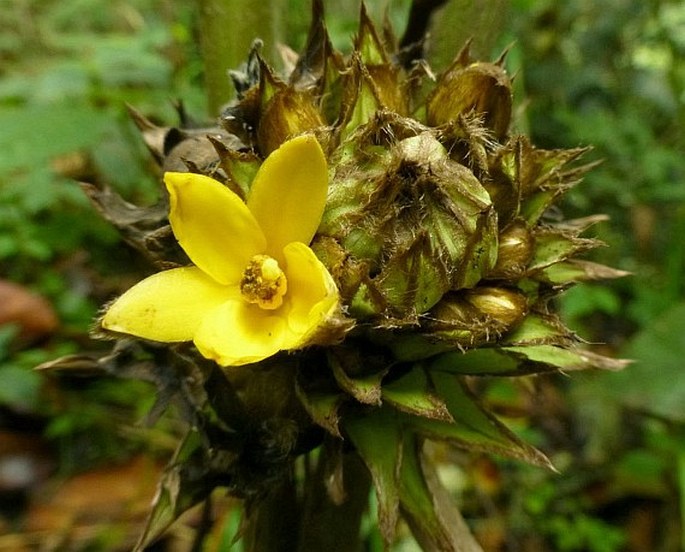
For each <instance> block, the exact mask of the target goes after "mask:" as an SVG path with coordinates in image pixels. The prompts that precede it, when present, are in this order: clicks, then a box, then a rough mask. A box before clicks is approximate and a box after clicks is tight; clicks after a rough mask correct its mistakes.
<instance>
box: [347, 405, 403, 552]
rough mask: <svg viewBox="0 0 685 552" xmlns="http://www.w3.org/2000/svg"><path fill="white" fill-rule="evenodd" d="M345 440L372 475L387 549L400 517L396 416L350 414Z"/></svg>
mask: <svg viewBox="0 0 685 552" xmlns="http://www.w3.org/2000/svg"><path fill="white" fill-rule="evenodd" d="M343 424H344V428H345V432H346V434H347V436H348V437H349V439H350V441H351V442H352V444H353V445H354V446H355V449H356V451H357V454H359V456H360V457H361V458H362V460H363V461H364V463H365V464H366V467H367V468H368V469H369V471H370V472H371V478H372V479H373V484H374V487H375V489H376V496H377V498H378V524H379V528H380V531H381V535H382V536H383V540H384V541H385V545H386V548H387V547H389V546H390V543H392V541H393V539H394V536H395V527H396V526H397V519H398V516H399V489H398V480H397V478H398V475H399V471H400V465H401V463H402V440H403V438H404V435H405V433H404V431H403V428H402V427H401V425H400V421H399V419H398V417H397V415H396V412H395V411H394V410H392V409H390V408H388V407H381V408H377V409H373V410H368V411H362V412H360V413H359V414H357V413H352V412H350V413H349V416H346V417H345V419H344V421H343Z"/></svg>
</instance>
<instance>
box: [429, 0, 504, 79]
mask: <svg viewBox="0 0 685 552" xmlns="http://www.w3.org/2000/svg"><path fill="white" fill-rule="evenodd" d="M508 8H509V0H475V1H473V0H449V1H448V2H446V3H445V5H444V6H443V7H441V8H440V9H439V10H438V11H436V13H435V14H434V15H433V21H432V22H431V31H430V39H429V48H428V59H429V61H430V64H431V66H432V67H433V68H434V69H437V70H442V69H444V68H445V67H447V66H448V65H449V64H450V63H451V62H452V60H453V59H454V52H458V51H459V49H460V48H461V47H462V46H463V45H464V43H465V42H466V41H467V40H469V39H471V40H472V43H471V52H472V53H473V54H474V57H475V58H477V59H490V58H491V57H492V56H493V54H495V52H494V51H493V49H494V48H495V46H496V44H497V40H498V39H499V37H500V34H501V33H502V31H503V29H504V28H505V22H506V20H507V11H508Z"/></svg>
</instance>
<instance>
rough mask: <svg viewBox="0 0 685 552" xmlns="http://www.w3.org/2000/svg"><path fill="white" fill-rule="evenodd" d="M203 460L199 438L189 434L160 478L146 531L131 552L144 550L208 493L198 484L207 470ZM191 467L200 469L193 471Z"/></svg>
mask: <svg viewBox="0 0 685 552" xmlns="http://www.w3.org/2000/svg"><path fill="white" fill-rule="evenodd" d="M203 458H204V455H203V454H202V442H201V437H200V434H199V433H198V432H197V431H192V430H191V431H189V432H188V433H187V435H186V436H185V438H184V439H183V441H181V443H180V445H179V446H178V448H177V449H176V453H175V454H174V458H173V459H172V460H171V462H170V463H169V465H168V466H167V468H166V470H165V471H164V474H163V475H162V479H161V481H160V482H159V486H158V489H157V495H156V496H155V500H154V502H153V504H152V510H151V511H150V514H149V515H148V518H147V522H146V524H145V529H144V530H143V533H142V535H141V536H140V539H139V540H138V542H137V543H136V546H135V548H134V549H133V552H142V551H143V550H145V549H146V547H147V546H148V545H150V544H151V543H152V542H153V541H155V540H156V539H157V538H159V537H160V536H161V535H162V533H163V532H164V531H165V530H166V529H167V528H168V527H169V526H170V525H171V524H172V523H173V522H174V521H175V520H176V519H177V518H178V517H179V516H180V515H181V514H182V513H183V512H185V511H186V510H188V509H189V508H191V507H192V506H194V505H195V504H198V503H199V502H201V501H202V500H203V499H204V498H205V497H206V496H207V495H208V493H209V492H210V491H211V489H207V488H206V486H205V485H203V484H202V482H201V480H200V479H201V476H202V475H204V474H205V472H206V469H205V468H207V466H204V467H203V466H202V463H203V462H202V459H203ZM193 463H195V464H197V467H199V468H200V469H199V470H198V469H192V464H193ZM193 476H194V477H193Z"/></svg>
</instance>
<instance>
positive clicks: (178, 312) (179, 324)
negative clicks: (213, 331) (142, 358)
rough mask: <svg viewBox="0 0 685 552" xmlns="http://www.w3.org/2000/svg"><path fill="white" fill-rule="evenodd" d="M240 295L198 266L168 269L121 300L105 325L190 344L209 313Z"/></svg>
mask: <svg viewBox="0 0 685 552" xmlns="http://www.w3.org/2000/svg"><path fill="white" fill-rule="evenodd" d="M239 293H240V290H239V289H237V288H236V287H229V286H223V285H220V284H217V283H216V282H215V281H214V280H213V279H212V278H210V277H209V276H207V275H206V274H205V273H204V272H202V271H201V270H200V269H199V268H196V267H184V268H175V269H172V270H166V271H164V272H158V273H157V274H153V275H152V276H150V277H149V278H146V279H145V280H143V281H141V282H139V283H138V284H136V285H135V286H133V287H132V288H131V289H129V290H128V291H127V292H126V293H124V294H123V295H122V296H121V297H119V299H117V300H116V301H115V302H114V303H113V304H112V305H111V306H110V307H109V309H108V310H107V312H106V313H105V316H104V317H103V319H102V321H101V324H102V327H103V328H105V329H107V330H112V331H115V332H121V333H125V334H130V335H134V336H137V337H142V338H145V339H152V340H154V341H164V342H175V341H190V340H192V339H193V336H194V335H195V332H196V331H197V329H198V327H199V326H200V323H201V322H202V319H203V318H204V317H205V316H206V315H207V314H208V313H209V312H211V311H212V310H214V309H215V308H216V307H217V306H218V305H221V304H223V303H225V302H226V301H227V300H228V299H229V298H230V297H236V296H237V295H238V294H239Z"/></svg>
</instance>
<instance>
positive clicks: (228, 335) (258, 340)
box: [194, 299, 288, 366]
mask: <svg viewBox="0 0 685 552" xmlns="http://www.w3.org/2000/svg"><path fill="white" fill-rule="evenodd" d="M287 334H288V326H287V324H286V320H285V318H283V314H282V312H281V310H280V309H279V310H276V311H270V310H264V309H261V308H260V307H259V306H257V305H251V304H248V303H246V302H245V301H243V300H242V299H238V300H231V301H227V302H226V303H224V304H223V305H221V306H219V307H218V308H216V309H214V310H213V311H212V312H211V313H209V315H208V316H207V317H205V319H204V320H203V321H202V324H201V325H200V327H199V328H198V331H197V334H196V335H195V339H194V341H195V345H196V346H197V348H198V350H199V351H200V353H201V354H202V355H203V356H204V357H206V358H209V359H212V360H214V361H215V362H217V363H218V364H220V365H221V366H240V365H243V364H250V363H252V362H257V361H260V360H263V359H265V358H268V357H270V356H272V355H274V354H276V353H277V352H278V351H280V350H281V348H282V344H283V342H284V340H285V338H286V336H287Z"/></svg>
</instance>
